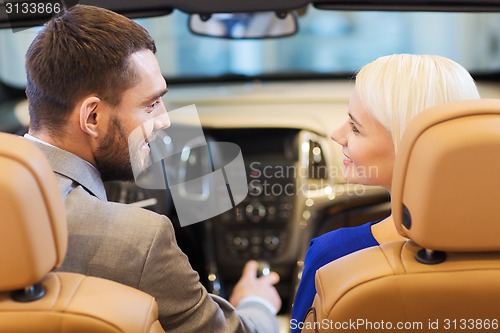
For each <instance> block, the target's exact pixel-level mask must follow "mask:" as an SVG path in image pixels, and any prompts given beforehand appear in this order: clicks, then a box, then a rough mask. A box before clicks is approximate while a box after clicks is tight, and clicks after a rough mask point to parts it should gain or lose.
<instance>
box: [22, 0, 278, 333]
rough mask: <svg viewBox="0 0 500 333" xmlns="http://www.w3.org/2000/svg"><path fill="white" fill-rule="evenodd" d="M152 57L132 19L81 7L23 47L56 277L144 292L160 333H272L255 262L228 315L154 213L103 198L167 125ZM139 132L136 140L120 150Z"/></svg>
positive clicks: (265, 280) (270, 300)
mask: <svg viewBox="0 0 500 333" xmlns="http://www.w3.org/2000/svg"><path fill="white" fill-rule="evenodd" d="M155 52H156V47H155V44H154V41H153V39H152V38H151V37H150V36H149V34H148V33H147V32H146V31H145V30H144V29H143V28H142V27H140V26H139V25H137V24H136V23H135V22H133V21H131V20H129V19H128V18H125V17H123V16H121V15H118V14H116V13H113V12H111V11H108V10H105V9H100V8H97V7H91V6H80V5H77V6H75V7H72V8H71V9H69V10H67V11H66V12H65V13H63V14H62V15H60V16H58V17H56V18H53V19H52V20H51V21H49V22H48V23H47V24H46V25H45V27H44V29H43V30H41V31H40V32H39V34H38V35H37V37H36V38H35V39H34V41H33V42H32V44H31V45H30V47H29V49H28V52H27V55H26V70H27V78H28V83H27V87H26V94H27V96H28V101H29V110H30V130H29V134H28V135H26V137H27V138H28V139H30V140H32V141H34V142H35V143H36V144H37V146H38V147H40V149H41V150H42V151H43V152H44V153H45V154H46V156H47V157H48V159H49V161H50V163H51V165H52V167H53V169H54V172H55V173H56V176H57V179H58V182H59V186H60V189H61V192H62V194H63V197H64V200H65V206H66V210H67V218H68V226H69V234H70V236H69V248H68V254H67V257H66V259H65V261H64V264H63V265H62V267H61V270H64V271H71V272H78V273H83V274H87V275H94V276H99V277H103V278H107V279H111V280H115V281H118V282H121V283H124V284H127V285H129V286H132V287H135V288H138V289H141V290H143V291H145V292H147V293H149V294H151V295H153V296H154V297H155V298H156V300H157V302H158V305H159V318H160V322H161V323H162V325H163V327H164V329H165V330H167V331H168V332H182V333H188V332H207V333H208V332H277V330H278V328H277V322H276V319H275V316H274V314H275V312H276V311H277V310H278V309H279V307H280V306H281V300H280V299H279V296H278V294H277V292H276V289H275V288H274V287H273V285H274V284H276V283H277V282H278V279H279V277H278V276H277V274H275V273H273V274H270V275H268V276H267V277H261V278H259V279H257V278H256V263H255V262H251V263H250V264H247V266H246V267H245V269H244V272H243V276H242V278H241V280H240V281H239V283H238V284H237V285H236V287H235V290H234V292H233V295H232V297H231V303H232V304H233V305H234V306H237V307H236V309H235V308H234V307H233V306H232V305H231V304H229V303H228V302H226V301H225V300H223V299H222V298H219V297H217V296H214V295H209V294H208V293H207V291H206V290H205V289H204V288H203V286H202V285H201V284H200V283H199V277H198V275H197V273H196V272H195V271H193V269H192V268H191V266H190V265H189V262H188V260H187V258H186V256H185V255H184V254H183V253H182V252H181V251H180V249H179V248H178V246H177V244H176V241H175V238H174V231H173V228H172V225H171V223H170V221H169V220H168V219H167V218H166V217H165V216H162V215H158V214H156V213H153V212H150V211H147V210H144V209H141V208H137V207H130V206H127V205H123V204H118V203H112V202H107V200H106V193H105V191H104V187H103V181H107V180H116V179H120V180H131V179H133V173H132V165H131V157H132V156H133V157H134V158H133V159H134V160H136V161H138V163H139V164H141V163H142V164H143V165H145V164H146V162H145V161H146V159H147V155H148V152H149V145H148V139H151V138H153V137H154V136H155V133H156V132H157V131H158V130H160V129H162V128H165V127H168V126H169V124H170V123H169V118H168V115H167V113H166V109H165V106H164V104H163V101H162V96H163V95H164V94H165V93H166V92H167V86H166V83H165V80H164V78H163V76H162V74H161V71H160V68H159V65H158V62H157V60H156V58H155V55H154V53H155ZM138 127H142V131H143V135H144V136H143V137H144V138H145V139H144V140H142V142H140V141H139V142H135V143H133V144H131V145H129V144H128V142H127V140H128V137H129V135H130V134H131V133H132V131H133V130H134V129H135V128H138ZM129 146H130V153H129ZM249 296H250V297H249Z"/></svg>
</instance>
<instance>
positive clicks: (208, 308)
mask: <svg viewBox="0 0 500 333" xmlns="http://www.w3.org/2000/svg"><path fill="white" fill-rule="evenodd" d="M34 143H35V144H36V145H37V146H38V147H39V148H40V149H41V150H42V151H43V152H44V153H45V155H46V156H47V158H48V160H49V162H50V164H51V166H52V168H53V170H54V172H55V174H56V178H57V181H58V183H59V188H60V190H61V193H62V195H63V198H64V200H65V207H66V215H67V219H68V231H69V241H68V252H67V255H66V258H65V260H64V263H63V265H62V267H61V268H60V269H59V270H61V271H68V272H77V273H82V274H86V275H92V276H97V277H102V278H106V279H110V280H114V281H117V282H120V283H123V284H126V285H129V286H131V287H134V288H137V289H140V290H143V291H145V292H146V293H148V294H150V295H152V296H154V297H155V298H156V301H157V302H158V306H159V319H160V322H161V323H162V326H163V328H164V329H165V330H166V331H167V332H172V333H189V332H202V333H204V332H207V333H211V332H261V333H264V332H266V333H267V332H278V331H279V328H278V323H277V320H276V318H275V316H274V315H273V314H272V313H271V312H270V311H269V309H267V308H266V307H265V306H264V305H262V304H260V303H258V302H248V303H245V305H243V306H242V307H238V308H237V309H235V308H234V307H232V305H231V304H229V302H227V301H226V300H224V299H222V298H220V297H218V296H215V295H211V294H208V293H207V291H206V289H205V288H204V287H203V286H202V285H201V284H200V282H199V276H198V274H197V273H196V272H195V271H194V270H193V269H192V268H191V266H190V264H189V262H188V259H187V257H186V255H185V254H184V253H182V251H181V250H180V249H179V247H178V246H177V243H176V240H175V236H174V230H173V227H172V224H171V222H170V220H169V219H168V218H167V217H165V216H163V215H159V214H156V213H154V212H151V211H148V210H146V209H142V208H138V207H132V206H128V205H125V204H119V203H114V202H108V201H107V199H106V192H105V190H104V186H103V183H102V180H101V178H100V175H99V172H98V171H97V170H96V169H95V168H94V167H93V166H92V165H90V164H89V163H87V162H86V161H84V160H83V159H81V158H79V157H78V156H76V155H74V154H72V153H69V152H67V151H65V150H62V149H59V148H55V147H52V146H49V145H45V144H43V143H39V142H34Z"/></svg>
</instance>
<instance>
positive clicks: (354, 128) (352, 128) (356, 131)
mask: <svg viewBox="0 0 500 333" xmlns="http://www.w3.org/2000/svg"><path fill="white" fill-rule="evenodd" d="M349 124H350V125H351V130H352V131H353V132H354V133H359V131H358V129H357V128H356V125H354V123H353V122H351V121H350V122H349Z"/></svg>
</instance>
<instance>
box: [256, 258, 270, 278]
mask: <svg viewBox="0 0 500 333" xmlns="http://www.w3.org/2000/svg"><path fill="white" fill-rule="evenodd" d="M269 273H271V267H270V265H269V263H268V262H267V261H265V260H257V277H258V278H259V277H261V276H266V275H269Z"/></svg>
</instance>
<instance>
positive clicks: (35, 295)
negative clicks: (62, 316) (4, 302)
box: [11, 283, 45, 303]
mask: <svg viewBox="0 0 500 333" xmlns="http://www.w3.org/2000/svg"><path fill="white" fill-rule="evenodd" d="M43 296H45V288H44V287H43V286H42V284H41V283H37V284H34V285H32V286H29V287H26V288H24V289H20V290H15V291H13V292H12V294H11V297H12V299H13V300H14V301H16V302H20V303H27V302H34V301H36V300H39V299H40V298H42V297H43Z"/></svg>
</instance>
